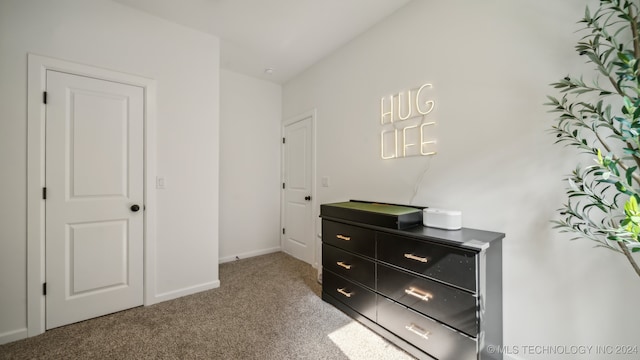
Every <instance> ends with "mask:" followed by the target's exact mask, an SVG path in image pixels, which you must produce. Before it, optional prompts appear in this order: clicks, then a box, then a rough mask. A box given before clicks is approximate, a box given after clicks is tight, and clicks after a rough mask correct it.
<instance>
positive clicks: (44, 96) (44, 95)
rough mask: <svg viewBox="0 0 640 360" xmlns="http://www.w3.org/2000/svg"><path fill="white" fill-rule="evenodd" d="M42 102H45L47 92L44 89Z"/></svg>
mask: <svg viewBox="0 0 640 360" xmlns="http://www.w3.org/2000/svg"><path fill="white" fill-rule="evenodd" d="M42 102H43V103H45V104H46V103H47V92H46V91H43V92H42Z"/></svg>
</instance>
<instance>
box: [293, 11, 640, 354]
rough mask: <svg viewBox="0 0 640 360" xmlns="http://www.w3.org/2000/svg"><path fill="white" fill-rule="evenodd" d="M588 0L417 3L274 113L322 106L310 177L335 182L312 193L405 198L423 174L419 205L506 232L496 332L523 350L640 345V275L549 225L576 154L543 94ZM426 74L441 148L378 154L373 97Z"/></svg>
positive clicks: (560, 71) (340, 54)
mask: <svg viewBox="0 0 640 360" xmlns="http://www.w3.org/2000/svg"><path fill="white" fill-rule="evenodd" d="M584 3H585V2H584V1H583V0H571V1H561V2H558V1H554V0H543V1H525V0H516V1H501V0H487V1H423V0H416V1H413V2H412V3H410V4H408V6H406V7H405V8H403V9H401V10H399V11H398V12H397V13H396V14H394V15H393V16H391V17H390V18H388V19H387V20H385V21H383V22H382V23H380V24H379V25H377V26H375V27H374V28H372V29H371V30H369V31H368V32H366V33H365V34H363V35H362V36H360V37H359V38H357V39H356V40H354V41H352V42H351V43H349V44H348V45H346V46H345V47H343V48H342V49H340V50H339V51H337V52H335V53H334V54H332V55H331V56H329V57H328V58H326V59H324V60H323V61H321V62H319V63H317V64H316V65H314V66H313V67H311V68H310V69H308V70H307V71H306V72H304V73H303V74H301V75H299V76H298V77H296V78H295V79H293V80H292V81H290V82H288V83H287V84H285V85H284V88H283V118H287V117H290V116H292V115H295V114H298V113H301V112H304V111H307V110H309V109H312V108H317V114H318V124H317V129H318V136H317V138H318V145H317V151H318V153H317V159H318V160H317V164H318V167H317V176H318V179H316V183H320V179H321V177H324V176H327V177H329V179H330V187H328V188H323V187H319V188H318V189H317V190H318V197H319V202H318V203H326V202H332V201H344V200H348V199H365V200H376V201H387V202H393V203H409V202H410V201H411V200H412V197H413V190H414V186H415V185H416V182H417V180H418V178H419V177H420V175H421V174H422V173H423V172H425V171H426V173H425V176H424V179H423V180H422V182H421V183H420V184H419V191H418V193H417V195H416V197H415V199H414V201H413V203H414V204H419V205H426V206H431V207H439V208H445V209H459V210H462V212H463V224H464V226H466V227H472V228H479V229H485V230H493V231H500V232H504V233H506V235H507V237H506V239H505V240H504V247H503V251H504V254H503V256H504V259H503V274H504V288H503V290H504V342H505V345H511V346H519V347H520V348H519V350H520V353H519V354H518V356H519V357H520V358H523V359H553V358H558V359H572V358H579V356H575V357H574V356H567V355H563V356H555V357H554V356H549V355H546V356H543V355H539V356H538V355H530V354H523V351H524V349H523V348H522V347H521V346H523V345H567V346H570V345H624V344H629V345H638V337H637V329H638V315H637V312H636V311H633V310H632V307H627V306H626V305H624V304H629V303H628V301H631V299H638V298H640V279H638V278H637V276H635V274H634V273H633V271H632V269H631V267H630V266H629V265H628V264H627V263H626V260H625V259H624V258H622V257H621V256H619V255H616V254H614V253H612V252H609V251H607V250H603V249H593V248H592V244H591V243H589V242H587V241H576V242H570V241H568V237H567V236H563V235H559V234H558V233H557V232H556V231H555V230H552V229H551V224H550V222H549V221H550V220H551V219H553V218H555V217H556V212H555V209H557V208H559V207H560V206H561V204H562V202H563V201H564V189H563V187H564V184H563V183H562V181H561V179H562V178H563V176H564V175H565V174H567V173H569V172H570V171H571V170H572V169H573V167H574V166H575V165H574V159H573V158H574V156H575V155H574V154H575V153H574V152H573V151H572V150H571V149H564V148H563V147H562V146H557V145H553V142H554V138H553V137H552V136H551V135H550V134H548V133H547V130H548V129H549V128H550V126H551V125H552V123H553V121H552V119H553V115H552V114H548V113H547V109H546V108H545V107H543V106H542V104H543V103H544V102H546V94H551V93H553V90H552V89H551V87H550V86H548V84H549V83H551V82H553V81H556V80H558V79H560V78H562V77H564V76H565V75H566V74H567V73H578V74H579V73H580V71H581V68H583V65H582V64H583V63H584V60H583V59H581V58H579V57H578V56H577V54H575V52H574V51H573V47H574V45H575V41H576V39H577V38H578V37H579V35H576V34H574V31H575V30H577V28H578V25H576V21H577V20H579V18H580V17H581V16H582V14H583V12H584ZM424 83H432V84H433V86H434V89H433V91H432V92H431V93H432V94H433V95H432V98H433V99H434V100H435V101H436V109H435V110H434V112H433V113H432V114H430V115H429V116H431V117H432V118H433V119H434V120H436V121H437V122H438V125H437V140H438V145H437V146H438V154H437V155H436V156H434V157H433V158H426V157H414V158H405V159H394V160H382V159H381V158H380V130H381V127H380V98H381V97H383V96H386V95H389V94H393V93H398V92H399V91H402V90H406V89H410V88H413V87H417V86H420V85H422V84H424ZM636 357H637V355H635V356H622V355H621V356H616V357H615V358H616V359H631V358H636ZM514 358H515V357H514ZM582 358H584V355H582ZM589 358H590V359H608V358H612V357H611V355H602V354H601V355H596V354H593V353H592V354H591V357H589Z"/></svg>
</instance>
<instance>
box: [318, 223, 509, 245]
mask: <svg viewBox="0 0 640 360" xmlns="http://www.w3.org/2000/svg"><path fill="white" fill-rule="evenodd" d="M322 218H323V219H325V220H331V221H335V222H340V223H344V224H349V225H356V226H360V227H363V228H367V229H372V230H376V231H380V232H385V233H388V234H394V235H400V236H409V237H412V238H415V239H419V240H428V241H435V242H438V243H441V244H445V245H451V246H456V247H462V248H467V249H470V250H474V251H482V250H485V249H487V248H488V247H489V246H491V243H492V242H494V241H498V240H501V239H503V238H504V237H505V234H503V233H498V232H493V231H485V230H477V229H469V228H462V229H460V230H444V229H438V228H432V227H426V226H422V225H418V226H414V227H411V228H409V229H404V230H396V229H390V228H386V227H381V226H375V225H369V224H363V223H360V222H355V221H349V220H344V219H340V218H335V217H329V216H322Z"/></svg>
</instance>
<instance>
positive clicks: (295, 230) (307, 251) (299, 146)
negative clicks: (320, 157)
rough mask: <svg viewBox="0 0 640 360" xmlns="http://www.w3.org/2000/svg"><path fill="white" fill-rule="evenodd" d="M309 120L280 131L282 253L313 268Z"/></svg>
mask: <svg viewBox="0 0 640 360" xmlns="http://www.w3.org/2000/svg"><path fill="white" fill-rule="evenodd" d="M312 125H313V124H312V120H311V117H308V118H305V119H303V120H300V121H298V122H295V123H293V124H290V125H287V126H285V129H284V138H285V140H284V214H283V215H284V223H283V228H284V231H283V232H284V234H283V235H282V238H283V244H282V247H283V250H284V252H286V253H287V254H290V255H292V256H294V257H296V258H298V259H300V260H303V261H305V262H307V263H309V264H313V260H314V242H313V218H312V200H313V199H312V198H311V193H312V191H311V190H312V189H311V186H312V184H311V180H312V179H311V165H312V163H311V162H312V149H313V138H312Z"/></svg>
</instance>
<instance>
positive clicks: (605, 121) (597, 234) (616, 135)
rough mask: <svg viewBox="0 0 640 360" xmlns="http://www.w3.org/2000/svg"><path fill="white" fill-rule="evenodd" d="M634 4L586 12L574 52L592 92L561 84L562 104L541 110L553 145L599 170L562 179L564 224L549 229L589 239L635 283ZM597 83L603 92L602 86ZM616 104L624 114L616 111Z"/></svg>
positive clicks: (638, 215) (553, 102)
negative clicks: (613, 255)
mask: <svg viewBox="0 0 640 360" xmlns="http://www.w3.org/2000/svg"><path fill="white" fill-rule="evenodd" d="M637 2H638V0H632V1H631V0H600V6H599V7H598V9H597V10H596V11H595V12H594V13H593V15H592V14H591V13H590V11H589V8H586V10H585V14H584V17H583V19H582V20H581V21H580V22H581V23H584V24H585V27H584V29H583V31H585V32H586V34H585V36H584V37H582V38H581V39H580V41H579V42H578V43H577V45H576V50H577V51H578V53H579V55H580V56H585V57H586V58H587V59H588V60H587V62H588V63H591V64H593V65H595V67H596V69H595V73H594V75H593V77H592V80H590V81H589V84H587V82H585V81H584V80H583V78H582V76H581V77H579V78H575V77H574V78H571V77H569V76H566V77H564V78H562V79H561V80H560V81H558V82H556V83H553V84H551V85H552V86H553V87H554V88H555V89H556V91H558V92H559V93H561V94H563V96H562V98H561V99H557V98H555V97H552V96H549V97H548V98H549V100H550V101H549V102H548V103H546V104H545V105H548V106H551V107H552V109H551V110H550V112H553V113H556V114H557V118H556V124H555V125H554V126H552V127H551V132H552V133H553V134H554V135H555V136H556V138H557V140H556V143H564V144H566V145H570V146H573V147H575V148H577V149H578V150H581V151H584V152H586V153H588V154H591V155H594V157H595V158H596V164H593V165H591V166H588V167H586V168H583V169H582V168H580V166H577V167H576V169H575V170H574V171H573V173H572V175H571V176H570V177H569V178H568V179H567V180H568V183H569V187H568V188H567V190H566V194H567V197H568V201H567V203H566V204H565V205H564V207H563V208H561V209H558V211H559V213H560V215H561V216H562V219H561V220H555V221H553V223H554V224H555V226H554V228H556V229H559V231H560V232H568V233H573V234H575V235H576V237H575V238H573V239H578V238H584V239H588V240H591V241H594V242H595V243H596V244H597V245H596V247H604V248H607V249H610V250H612V251H615V252H617V253H620V254H622V255H624V256H625V258H626V260H627V261H629V263H630V264H631V266H632V267H633V269H634V270H635V272H636V274H637V275H638V276H640V266H639V265H638V263H637V261H636V259H635V258H634V257H633V255H632V253H635V252H640V69H639V68H640V34H639V32H640V29H639V27H640V24H639V23H638V19H637V17H638V8H639V6H638V4H637ZM629 37H631V38H629ZM601 79H606V81H607V82H608V84H604V85H605V86H601V85H600V84H599V80H601ZM585 99H586V100H585ZM594 99H595V100H594ZM609 99H610V100H609ZM593 101H595V103H594V102H593ZM605 102H606V105H605ZM620 103H622V104H623V106H622V107H621V109H619V110H617V109H615V110H614V109H613V107H614V106H617V104H620ZM615 243H617V244H618V246H615Z"/></svg>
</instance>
